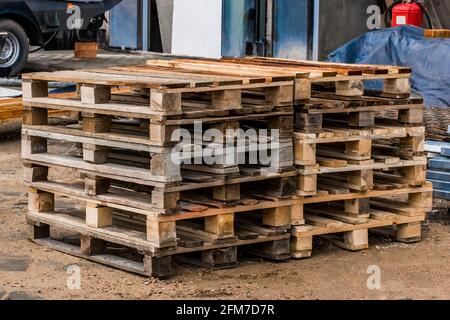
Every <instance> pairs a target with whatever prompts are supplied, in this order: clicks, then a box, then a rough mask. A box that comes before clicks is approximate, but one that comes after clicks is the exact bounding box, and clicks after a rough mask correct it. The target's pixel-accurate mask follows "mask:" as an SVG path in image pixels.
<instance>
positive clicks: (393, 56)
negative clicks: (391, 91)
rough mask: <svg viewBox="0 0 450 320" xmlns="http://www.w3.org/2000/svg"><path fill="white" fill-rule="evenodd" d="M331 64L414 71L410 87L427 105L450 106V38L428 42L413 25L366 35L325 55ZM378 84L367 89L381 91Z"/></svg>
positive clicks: (370, 83) (422, 31)
mask: <svg viewBox="0 0 450 320" xmlns="http://www.w3.org/2000/svg"><path fill="white" fill-rule="evenodd" d="M328 60H329V61H332V62H345V63H361V64H385V65H386V64H388V65H396V66H408V67H411V68H412V69H413V74H412V80H411V84H412V88H413V90H414V91H417V92H418V93H420V94H421V95H422V96H423V97H424V99H425V104H426V105H427V106H432V107H441V108H442V107H450V39H429V38H425V37H424V30H423V29H421V28H417V27H413V26H403V27H397V28H389V29H383V30H377V31H373V32H369V33H366V34H364V35H362V36H361V37H359V38H357V39H355V40H353V41H351V42H349V43H347V44H345V45H344V46H342V47H341V48H339V49H337V50H335V51H334V52H332V53H331V54H330V55H329V56H328ZM381 86H382V83H381V82H380V81H370V82H369V83H368V84H367V87H368V88H372V89H380V87H381Z"/></svg>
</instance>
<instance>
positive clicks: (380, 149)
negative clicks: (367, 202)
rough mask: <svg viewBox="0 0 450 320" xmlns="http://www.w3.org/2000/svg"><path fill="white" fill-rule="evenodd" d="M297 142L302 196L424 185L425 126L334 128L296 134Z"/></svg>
mask: <svg viewBox="0 0 450 320" xmlns="http://www.w3.org/2000/svg"><path fill="white" fill-rule="evenodd" d="M294 140H295V145H294V157H295V164H296V165H297V168H298V173H299V177H298V179H299V180H298V191H299V192H298V195H301V196H305V195H314V194H316V193H317V192H318V190H325V191H327V190H328V191H329V192H349V190H356V191H362V192H365V191H368V190H372V189H373V188H390V189H393V188H399V187H400V188H401V187H406V186H409V185H410V186H416V185H422V184H424V183H425V171H426V158H425V156H424V128H423V127H403V126H398V125H397V126H395V125H384V126H374V127H370V128H368V129H349V128H347V127H345V126H329V127H327V129H323V130H322V131H320V132H317V133H297V132H296V133H295V134H294ZM396 171H397V172H396Z"/></svg>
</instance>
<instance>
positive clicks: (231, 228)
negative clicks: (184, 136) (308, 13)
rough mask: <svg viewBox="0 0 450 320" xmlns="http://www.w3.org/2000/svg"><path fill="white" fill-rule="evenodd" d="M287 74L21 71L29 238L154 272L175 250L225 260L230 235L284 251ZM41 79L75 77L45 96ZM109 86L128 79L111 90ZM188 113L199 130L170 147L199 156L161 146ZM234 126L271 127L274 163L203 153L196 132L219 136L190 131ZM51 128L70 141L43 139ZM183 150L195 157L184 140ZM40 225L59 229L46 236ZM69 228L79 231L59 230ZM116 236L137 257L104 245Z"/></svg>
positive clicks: (232, 244) (261, 250)
mask: <svg viewBox="0 0 450 320" xmlns="http://www.w3.org/2000/svg"><path fill="white" fill-rule="evenodd" d="M293 79H294V78H293V77H292V76H290V75H289V76H288V75H281V76H280V75H278V74H272V75H271V74H270V73H265V74H264V76H260V75H258V74H257V75H256V76H252V75H244V76H230V75H228V74H222V73H221V72H220V71H219V72H196V71H192V70H190V71H185V70H178V69H174V68H171V67H165V66H163V65H157V66H150V65H149V66H139V67H127V68H109V69H102V70H89V71H61V72H54V73H39V74H29V75H26V76H24V83H23V92H24V106H25V111H24V125H23V150H22V151H23V152H22V153H23V159H24V163H25V177H26V181H27V183H28V185H29V187H30V189H29V213H28V221H29V223H30V238H31V239H33V240H34V241H36V242H38V243H42V244H45V245H48V246H50V247H53V248H55V249H57V250H61V251H64V252H68V253H71V254H75V255H78V256H82V257H86V258H89V259H92V260H95V261H100V262H103V263H106V264H110V265H113V266H116V267H119V268H123V269H127V270H131V271H134V272H138V273H142V274H146V275H154V276H165V275H167V274H169V273H170V271H171V260H172V259H171V258H172V257H173V256H175V255H180V254H183V256H182V257H181V258H183V259H185V260H188V261H191V262H194V263H199V264H201V265H205V266H210V267H229V266H233V265H235V264H236V262H237V247H238V246H246V248H245V249H246V250H248V251H250V252H252V253H254V254H257V255H260V256H264V257H268V258H272V259H276V260H281V259H286V258H290V228H291V212H292V210H291V208H292V206H293V205H294V202H293V200H292V196H293V195H295V191H296V190H295V182H296V172H295V168H294V166H293V152H292V150H293V142H292V135H293ZM48 81H60V82H76V83H78V87H79V96H78V97H75V98H73V99H59V98H55V97H48V96H47V85H48ZM115 86H121V87H128V88H129V89H130V90H129V92H128V93H123V92H121V93H113V94H111V90H112V88H114V87H115ZM49 109H59V110H69V111H76V112H79V113H80V122H79V124H76V125H70V126H61V125H50V124H49V123H48V110H49ZM199 122H201V124H202V126H203V131H201V132H200V138H199V139H197V138H196V139H195V140H194V141H189V142H187V143H185V141H183V142H184V144H183V145H182V148H183V149H194V151H198V150H199V149H200V157H199V158H200V162H198V161H195V164H189V163H182V164H180V163H176V162H175V161H174V159H173V158H172V155H173V152H172V151H173V148H174V146H177V145H179V144H178V142H179V141H178V140H173V139H172V138H173V135H172V133H174V132H176V130H177V129H185V130H187V132H191V130H193V129H195V124H196V123H199ZM239 128H259V129H261V128H262V129H270V130H274V129H275V130H278V131H279V141H278V142H279V143H278V144H276V149H277V150H268V151H277V152H278V153H279V155H280V157H277V158H275V161H276V162H277V163H272V164H274V165H275V166H274V167H276V168H277V169H276V170H270V172H269V171H267V170H265V169H268V168H267V165H269V164H265V165H262V164H261V165H259V164H258V163H255V164H252V165H245V163H244V164H241V163H236V164H235V163H231V164H230V163H227V162H225V163H215V164H213V165H207V164H206V163H205V159H202V152H201V151H202V149H203V148H204V147H205V144H207V145H210V144H211V143H215V144H218V143H222V141H209V140H208V137H207V136H206V137H202V135H203V133H206V131H205V130H206V129H214V130H216V132H217V131H218V132H219V133H225V134H228V133H227V129H234V130H235V129H239ZM196 134H197V133H194V137H196ZM258 138H259V139H261V140H264V139H263V138H269V137H267V136H266V137H261V136H260V137H258ZM53 140H60V141H64V142H66V143H67V142H70V143H73V144H74V146H75V147H77V146H78V148H79V150H77V151H76V152H73V153H68V151H67V150H61V149H58V148H54V149H52V148H50V147H55V143H53V142H52V143H49V142H50V141H53ZM233 140H234V139H233ZM69 150H73V146H72V147H71V148H69ZM246 150H247V149H245V148H244V150H243V151H242V150H241V151H240V152H241V153H244V155H245V153H246V152H247V151H246ZM187 154H188V155H189V154H190V153H189V152H188V153H187ZM192 157H195V159H194V160H198V157H196V156H195V152H194V155H192V154H191V155H190V156H189V157H188V159H190V158H192ZM272 164H270V165H272ZM62 169H66V170H67V169H70V170H72V171H75V173H76V174H75V175H73V176H69V175H67V174H65V173H61V172H62ZM270 169H273V168H270ZM50 170H54V172H53V171H52V172H50ZM58 170H59V171H58ZM55 172H56V173H55ZM60 198H62V199H60ZM50 229H55V230H65V231H66V232H68V233H69V234H68V235H67V236H66V237H64V238H62V239H59V241H56V240H55V238H54V237H51V236H52V233H51V231H50ZM74 235H75V236H78V237H79V238H80V240H79V243H76V244H75V245H74V244H68V243H66V242H64V241H63V240H64V239H67V238H72V237H73V236H74ZM117 246H124V247H127V248H129V249H135V251H136V252H135V254H136V255H138V256H140V258H141V260H140V262H135V261H132V260H130V258H127V259H125V258H124V257H122V256H120V255H119V254H115V255H114V253H117V252H119V253H120V250H118V249H117Z"/></svg>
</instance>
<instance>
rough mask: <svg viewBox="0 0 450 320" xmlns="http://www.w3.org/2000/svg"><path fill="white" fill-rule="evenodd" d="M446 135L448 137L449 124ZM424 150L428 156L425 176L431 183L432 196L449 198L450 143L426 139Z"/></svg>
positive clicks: (449, 131) (449, 133)
mask: <svg viewBox="0 0 450 320" xmlns="http://www.w3.org/2000/svg"><path fill="white" fill-rule="evenodd" d="M447 135H448V136H449V137H450V125H449V126H448V131H447ZM425 151H427V152H428V157H429V160H428V166H429V169H428V172H427V178H428V179H429V180H430V181H431V182H432V183H433V187H434V192H433V194H434V196H435V197H436V198H441V199H445V200H450V143H448V142H443V141H433V140H428V141H426V144H425Z"/></svg>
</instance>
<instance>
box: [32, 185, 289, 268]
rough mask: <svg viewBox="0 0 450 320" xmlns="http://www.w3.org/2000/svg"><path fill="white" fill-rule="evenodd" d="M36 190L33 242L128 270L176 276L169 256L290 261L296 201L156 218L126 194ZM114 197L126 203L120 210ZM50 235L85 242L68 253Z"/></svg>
mask: <svg viewBox="0 0 450 320" xmlns="http://www.w3.org/2000/svg"><path fill="white" fill-rule="evenodd" d="M34 185H35V186H36V188H34V187H33V188H30V189H29V211H28V214H27V219H28V222H29V224H30V233H29V238H30V239H31V240H33V241H35V242H37V243H41V244H45V245H47V246H50V247H53V248H54V249H56V250H60V251H63V252H66V253H69V254H74V255H76V256H80V257H84V258H87V259H91V260H94V261H97V262H101V263H105V264H108V265H112V266H115V267H118V268H121V269H124V270H128V271H132V272H136V273H140V274H145V275H149V276H167V275H169V274H170V273H171V257H172V256H175V255H181V254H184V255H185V254H188V253H189V254H190V255H189V256H185V257H184V259H187V260H189V261H191V262H194V261H195V259H194V260H193V255H197V256H198V257H199V258H200V259H197V260H196V261H197V264H201V265H203V266H210V267H214V268H220V267H230V266H233V265H235V264H236V263H237V255H236V247H238V246H246V250H248V251H251V252H252V253H253V254H257V255H259V256H263V257H266V258H271V259H274V260H284V259H287V258H290V240H289V239H290V234H289V230H290V228H291V221H292V220H291V209H292V208H293V207H294V206H295V204H296V203H295V202H294V201H293V200H285V201H267V200H261V199H258V198H247V199H245V200H242V201H241V203H240V204H236V205H235V206H233V207H226V208H216V207H208V206H206V205H199V204H195V203H194V202H182V203H181V208H182V210H181V212H180V213H178V214H174V215H158V214H156V213H154V212H152V211H151V210H142V209H138V208H136V206H137V205H142V203H140V204H139V203H138V204H137V205H136V203H137V202H138V201H137V200H136V199H133V198H129V197H128V195H127V194H118V195H114V194H108V195H102V196H98V197H88V196H87V195H86V194H84V193H83V192H82V191H81V190H79V189H78V190H77V189H76V187H74V186H71V187H69V186H67V185H66V186H63V185H61V184H59V185H58V184H56V183H53V184H52V183H48V182H45V183H44V182H43V183H35V184H34ZM51 190H53V191H54V192H49V191H51ZM61 195H62V196H63V197H64V198H61ZM114 198H115V200H118V199H123V200H124V202H123V203H121V204H117V201H114ZM55 199H57V200H58V201H55ZM102 199H103V200H102ZM105 199H109V200H111V202H107V201H105ZM113 201H114V202H113ZM53 229H54V230H55V231H61V230H62V231H69V232H70V233H71V234H70V237H73V236H74V235H75V236H78V237H81V243H80V244H78V246H74V245H71V246H70V245H69V244H67V243H64V242H63V241H62V239H57V238H56V239H55V238H54V237H51V235H52V233H51V232H50V230H53ZM106 242H107V243H112V244H114V245H120V246H122V247H125V248H128V249H134V250H136V251H138V253H140V255H141V261H140V262H132V261H130V260H129V259H128V260H126V261H125V260H124V259H123V257H122V258H121V257H114V256H112V255H111V254H108V253H107V252H106V251H107V250H106V247H107V244H106Z"/></svg>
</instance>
